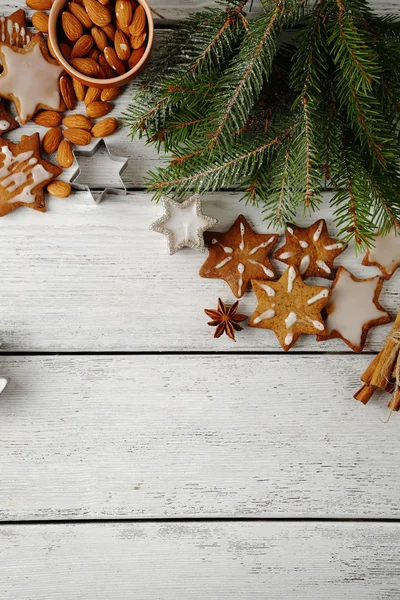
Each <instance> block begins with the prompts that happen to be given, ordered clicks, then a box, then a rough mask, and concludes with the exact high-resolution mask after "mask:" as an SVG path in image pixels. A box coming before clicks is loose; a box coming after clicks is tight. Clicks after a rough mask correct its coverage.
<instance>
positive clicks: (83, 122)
mask: <svg viewBox="0 0 400 600" xmlns="http://www.w3.org/2000/svg"><path fill="white" fill-rule="evenodd" d="M62 122H63V125H65V127H68V129H86V131H90V130H91V129H92V127H93V123H92V121H91V120H90V119H89V117H87V116H86V115H68V116H66V117H64V119H63V121H62Z"/></svg>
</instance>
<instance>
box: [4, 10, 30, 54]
mask: <svg viewBox="0 0 400 600" xmlns="http://www.w3.org/2000/svg"><path fill="white" fill-rule="evenodd" d="M0 40H1V41H2V42H4V43H5V44H8V45H9V46H17V47H18V48H23V47H24V46H25V45H26V44H28V43H29V42H30V40H31V36H30V33H29V31H28V29H27V27H26V21H25V12H24V10H23V9H22V8H20V9H19V10H16V11H15V12H13V13H12V15H9V16H8V17H5V16H2V17H0Z"/></svg>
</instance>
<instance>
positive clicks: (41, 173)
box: [0, 146, 52, 204]
mask: <svg viewBox="0 0 400 600" xmlns="http://www.w3.org/2000/svg"><path fill="white" fill-rule="evenodd" d="M0 153H1V154H0V160H2V159H1V155H2V156H4V159H3V162H2V165H1V167H0V186H1V187H2V188H4V189H5V190H6V192H8V193H9V194H13V193H14V192H16V191H17V190H18V189H19V188H22V190H21V191H20V192H19V193H18V194H16V195H15V196H13V197H12V198H10V199H9V200H8V202H9V203H10V204H11V203H13V202H26V203H29V204H31V203H32V202H34V201H35V194H33V193H32V190H33V189H34V188H35V187H36V186H37V185H39V184H40V183H43V182H45V181H46V180H47V179H49V178H51V176H52V173H49V172H48V171H46V169H45V168H44V167H43V166H42V165H41V164H37V162H38V161H37V158H35V157H34V156H33V150H28V151H27V152H21V153H20V154H18V156H14V155H13V154H12V152H11V150H10V149H9V148H8V146H2V147H0Z"/></svg>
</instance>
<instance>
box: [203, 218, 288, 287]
mask: <svg viewBox="0 0 400 600" xmlns="http://www.w3.org/2000/svg"><path fill="white" fill-rule="evenodd" d="M204 239H205V241H206V244H207V246H208V250H209V256H208V258H207V260H206V262H205V263H204V265H203V266H202V267H201V269H200V276H201V277H206V278H212V279H224V280H225V281H226V283H227V284H228V285H229V286H230V288H231V290H232V292H233V293H234V294H235V296H236V298H241V296H243V294H244V293H245V291H246V288H247V286H248V285H249V283H250V281H251V279H276V276H277V275H276V273H275V271H274V268H273V266H272V264H271V262H270V260H269V254H270V252H271V250H272V248H273V246H274V244H275V243H276V241H277V239H278V235H277V234H276V233H272V234H271V233H267V234H264V233H255V232H254V231H253V230H252V228H251V227H250V225H249V224H248V222H247V221H246V219H245V218H244V216H243V215H239V217H238V218H237V219H236V221H235V222H234V224H233V225H232V227H231V228H230V229H229V231H227V232H226V233H206V234H205V236H204Z"/></svg>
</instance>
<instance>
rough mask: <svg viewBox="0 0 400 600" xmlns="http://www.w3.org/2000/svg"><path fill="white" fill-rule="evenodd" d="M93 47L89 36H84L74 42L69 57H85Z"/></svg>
mask: <svg viewBox="0 0 400 600" xmlns="http://www.w3.org/2000/svg"><path fill="white" fill-rule="evenodd" d="M92 47H93V38H92V36H91V35H89V34H85V35H83V36H82V37H80V38H79V40H76V42H75V44H74V47H73V48H72V52H71V56H72V57H73V58H79V57H82V56H86V54H88V53H89V52H90V51H91V49H92Z"/></svg>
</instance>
